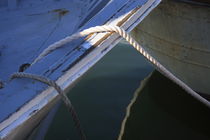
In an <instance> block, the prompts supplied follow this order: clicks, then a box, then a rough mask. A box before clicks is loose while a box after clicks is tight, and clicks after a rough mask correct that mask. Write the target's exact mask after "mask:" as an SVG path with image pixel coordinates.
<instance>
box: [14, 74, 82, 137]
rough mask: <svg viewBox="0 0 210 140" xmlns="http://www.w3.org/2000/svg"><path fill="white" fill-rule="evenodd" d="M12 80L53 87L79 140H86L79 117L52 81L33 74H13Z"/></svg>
mask: <svg viewBox="0 0 210 140" xmlns="http://www.w3.org/2000/svg"><path fill="white" fill-rule="evenodd" d="M14 78H29V79H34V80H37V81H40V82H42V83H45V84H47V85H48V86H51V87H54V88H55V90H56V91H57V92H58V93H59V95H60V97H61V99H62V100H63V102H64V104H65V105H66V107H67V108H68V111H69V112H70V113H71V116H72V119H73V121H74V123H75V126H76V128H77V129H78V131H79V134H80V137H81V139H82V140H86V137H85V133H84V131H83V130H82V127H81V124H80V120H79V117H78V115H77V113H76V111H75V109H74V107H73V106H72V104H71V102H70V100H69V99H68V97H67V96H66V95H65V93H64V91H63V90H62V89H61V88H60V86H58V85H57V84H56V82H54V81H53V80H50V79H47V78H46V77H42V76H39V75H34V74H28V73H23V72H17V73H14V74H13V75H12V76H11V79H14Z"/></svg>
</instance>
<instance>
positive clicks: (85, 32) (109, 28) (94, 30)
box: [32, 25, 210, 108]
mask: <svg viewBox="0 0 210 140" xmlns="http://www.w3.org/2000/svg"><path fill="white" fill-rule="evenodd" d="M99 32H115V33H118V34H119V35H120V36H121V37H123V38H124V39H125V40H126V41H127V42H129V43H130V44H131V45H132V46H133V47H134V48H135V49H136V50H137V51H138V52H139V53H141V54H142V55H143V56H144V57H145V58H146V59H147V60H149V62H151V63H152V64H153V65H155V66H156V68H157V69H158V71H160V72H161V73H162V74H163V75H165V76H166V77H168V78H169V79H171V80H172V81H174V82H175V83H176V84H178V85H179V86H180V87H181V88H183V89H184V90H185V91H186V92H187V93H189V94H190V95H192V96H193V97H195V98H196V99H197V100H199V101H200V102H202V103H204V104H205V105H206V106H208V107H209V108H210V102H209V101H208V100H206V99H205V98H203V97H202V96H200V95H199V94H198V93H196V92H195V91H193V90H192V89H191V88H190V87H189V86H188V85H186V84H185V83H184V82H182V81H181V80H180V79H178V78H177V77H176V76H174V75H173V74H172V73H171V72H170V71H169V70H167V69H166V68H165V67H164V66H163V65H161V64H160V63H159V62H158V61H157V60H155V58H153V57H152V56H151V55H150V54H149V53H148V52H147V51H145V50H144V49H143V47H142V46H141V45H139V44H138V42H136V41H135V40H134V39H133V38H132V37H131V36H130V35H129V34H128V33H126V31H125V30H124V29H122V28H120V27H118V26H114V25H103V26H96V27H91V28H89V29H85V30H83V31H81V32H78V33H75V34H73V35H72V36H68V37H66V38H64V39H62V40H60V41H58V42H55V43H54V44H52V45H50V46H49V47H48V48H46V49H45V50H44V51H43V52H42V53H41V54H40V55H39V56H38V57H37V58H36V59H35V60H34V61H33V62H32V65H33V64H34V63H36V62H38V61H39V60H40V59H42V58H43V57H44V56H46V55H48V54H49V53H50V52H52V51H54V50H56V49H58V48H60V47H62V46H63V45H64V44H66V43H68V42H70V41H72V40H74V39H77V38H79V37H84V36H86V35H89V34H92V33H99Z"/></svg>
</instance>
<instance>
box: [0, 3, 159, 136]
mask: <svg viewBox="0 0 210 140" xmlns="http://www.w3.org/2000/svg"><path fill="white" fill-rule="evenodd" d="M33 2H34V1H33ZM45 2H51V1H50V0H47V1H45ZM57 2H60V1H57ZM66 2H69V1H66ZM71 2H72V1H71ZM159 2H160V1H159V0H149V1H146V0H145V1H144V0H142V1H135V0H121V1H110V2H109V3H107V5H106V6H104V7H103V9H102V10H100V11H99V12H98V13H95V15H91V14H92V13H91V12H90V13H86V14H87V16H92V18H91V19H89V21H86V23H85V24H84V19H85V17H84V16H81V17H76V18H75V20H73V19H74V17H71V16H70V14H71V13H69V15H68V18H63V17H62V18H63V19H62V22H60V23H59V26H58V28H57V29H56V32H55V33H53V35H51V36H50V37H49V39H47V41H46V42H45V45H44V46H43V48H41V50H43V49H44V48H46V47H47V45H49V44H51V43H52V42H54V41H57V40H58V39H60V38H62V37H64V36H66V35H67V34H71V33H73V32H75V31H77V30H82V29H84V28H88V27H91V26H95V25H102V24H105V23H109V24H119V25H120V26H122V27H123V28H124V29H126V30H127V31H130V30H131V29H132V28H133V27H134V26H136V25H137V24H138V23H139V22H140V21H141V20H142V19H143V18H144V17H145V16H146V15H147V14H148V13H149V12H150V11H151V10H152V9H153V8H154V7H155V6H156V5H157V4H158V3H159ZM77 3H78V2H77V1H76V2H75V5H73V3H71V8H73V9H74V8H75V7H77V6H78V5H77ZM36 4H37V3H36V2H35V5H36ZM80 4H81V3H80ZM82 4H84V5H80V6H78V7H77V8H78V10H79V8H80V9H81V8H82V6H85V3H82ZM99 4H100V3H99ZM66 5H67V6H69V5H68V4H67V3H65V0H64V3H63V5H62V2H61V3H60V6H61V7H62V6H64V7H65V6H66ZM91 5H92V4H91ZM27 6H28V5H27V4H26V7H27ZM39 6H40V5H39ZM51 6H55V4H54V5H51ZM56 6H59V4H57V5H56ZM86 6H87V5H86ZM99 6H100V5H99ZM96 7H97V6H96ZM100 7H101V6H100ZM137 7H138V8H137ZM37 8H38V9H40V10H42V8H43V7H42V8H40V7H37ZM49 8H50V9H55V7H54V8H52V7H50V4H49ZM71 8H69V9H68V10H69V11H70V12H71ZM26 9H27V8H26ZM56 9H57V7H56ZM65 9H67V8H65ZM82 9H85V8H82ZM86 10H87V9H86ZM93 10H94V9H93ZM20 11H21V10H20ZM29 11H37V9H36V6H35V9H32V8H29ZM46 11H48V10H46V9H45V11H44V12H41V14H42V13H44V14H43V16H44V17H42V16H40V14H38V17H39V16H40V17H39V18H41V17H42V18H41V19H39V20H41V22H42V21H45V23H41V24H40V23H39V26H44V27H43V28H42V29H43V30H44V31H43V30H38V32H36V30H34V32H36V33H37V34H38V35H40V32H44V33H43V34H42V36H45V34H47V33H49V28H51V31H52V27H53V26H52V27H51V26H49V27H48V26H45V24H47V23H50V24H49V25H51V24H52V25H53V23H54V21H53V20H54V18H55V19H56V17H54V16H52V15H48V14H49V13H50V12H47V14H46ZM89 11H91V9H90V10H89ZM18 13H19V12H16V13H15V14H18ZM20 13H21V12H20ZM81 13H83V11H81V10H80V11H78V13H77V14H76V13H75V14H76V15H80V14H81ZM13 14H14V13H13ZM83 14H84V13H83ZM32 15H33V14H32ZM66 15H67V14H66ZM72 15H74V13H73V14H72ZM11 17H12V14H11ZM20 17H21V18H25V17H24V16H23V17H22V16H20ZM5 18H6V17H5ZM31 20H34V18H33V19H31ZM37 20H38V19H36V20H35V21H36V22H38V21H39V20H38V21H37ZM51 20H52V22H50V21H51ZM23 21H25V19H24V20H23ZM29 21H30V20H29ZM29 21H28V23H32V24H29V25H28V24H27V26H29V27H30V26H32V25H34V22H29ZM73 21H74V22H73ZM79 23H83V24H84V25H83V26H82V27H81V28H79V27H78V26H76V25H78V24H79ZM0 24H2V23H1V22H0ZM37 24H38V23H37ZM69 25H72V27H71V28H70V29H69V27H70V26H69ZM36 26H37V25H36ZM75 26H76V27H75ZM54 27H55V26H54ZM30 28H31V27H30ZM45 28H46V30H45ZM47 28H48V30H47ZM15 29H16V28H15ZM18 29H19V28H18ZM22 29H23V28H22ZM69 30H70V31H69ZM20 31H22V30H20ZM26 31H28V30H26ZM8 32H9V31H8ZM4 33H7V32H4ZM29 34H30V33H29ZM34 34H35V33H34ZM4 35H5V34H4ZM35 35H36V34H35ZM0 36H2V37H3V34H0ZM8 36H9V35H8ZM8 36H7V37H8ZM25 37H30V36H24V37H23V38H22V40H24V41H23V42H22V44H23V46H24V45H25V44H26V46H24V47H23V50H24V51H25V50H26V51H27V49H29V50H32V51H31V55H33V56H34V50H33V49H35V50H36V48H37V46H40V45H37V44H36V43H38V42H43V41H42V40H41V38H39V36H35V40H33V39H34V38H32V40H31V39H29V40H27V39H25ZM37 38H38V39H39V41H38V42H37V41H36V39H37ZM7 39H8V38H6V41H7V43H10V42H11V39H8V40H7ZM20 39H21V38H20ZM119 40H120V38H119V36H118V35H111V36H109V37H108V36H107V33H100V34H96V35H92V36H91V37H90V38H89V39H88V40H87V41H85V42H83V39H80V40H77V41H75V42H73V43H70V44H68V45H66V47H64V48H62V49H59V50H57V51H55V52H53V53H52V54H50V55H49V56H47V57H46V58H44V59H43V60H41V61H40V62H38V63H37V64H35V65H33V66H32V67H30V68H29V69H27V72H30V73H35V74H41V75H44V76H48V77H49V78H51V79H54V80H57V83H58V84H59V85H61V86H62V88H63V89H65V90H68V88H69V87H70V86H71V85H72V84H73V83H74V82H75V81H76V80H77V79H78V78H79V77H81V75H82V74H84V73H85V72H86V71H87V70H88V69H89V68H90V67H92V66H93V65H94V64H95V63H96V62H97V61H98V60H100V59H101V57H103V56H104V55H105V54H106V53H107V52H108V51H109V50H110V49H111V48H112V47H114V45H115V44H116V43H117V42H118V41H119ZM9 41H10V42H9ZM30 41H31V43H30ZM98 41H99V42H100V43H99V44H97V42H98ZM0 42H1V43H2V42H4V41H2V40H1V41H0ZM32 42H33V43H34V44H33V43H32ZM87 42H88V43H87ZM11 43H13V42H11ZM20 43H21V42H20ZM28 43H29V46H30V48H29V47H28V45H27V44H28ZM14 44H15V43H14ZM14 44H13V45H14ZM78 44H81V45H79V46H78ZM96 44H97V46H98V47H97V48H94V49H92V50H91V51H90V52H89V53H86V51H88V50H89V49H90V48H93V46H96ZM16 45H17V46H16V47H19V46H21V45H20V44H19V43H18V44H16ZM70 45H71V47H68V46H70ZM9 46H10V45H9ZM16 47H15V48H16ZM34 47H35V48H34ZM75 48H77V49H75ZM0 50H1V49H0ZM15 50H16V49H15ZM4 51H5V50H4ZM5 52H6V51H5ZM39 52H40V51H38V52H37V54H38V53H39ZM8 53H9V52H8ZM10 53H12V52H10ZM19 53H20V54H22V55H26V56H30V55H29V53H30V51H29V52H28V53H25V52H24V53H22V51H19ZM19 53H17V55H19ZM85 53H86V55H85V56H84V57H83V58H82V59H81V58H80V57H81V56H82V55H84V54H85ZM13 54H14V52H13ZM12 57H13V56H12ZM14 57H16V56H14ZM19 57H20V56H19ZM32 59H33V57H31V56H30V58H28V57H27V58H26V59H23V60H18V62H19V61H20V63H19V64H17V65H15V66H9V67H11V68H10V69H11V71H10V72H7V74H6V75H4V76H3V77H4V78H5V81H7V78H8V76H9V74H10V73H12V72H13V71H16V70H17V67H18V66H19V65H20V64H22V63H23V62H31V60H32ZM78 60H79V61H78ZM8 61H9V60H8ZM14 61H16V59H14ZM75 61H77V63H76V64H75V65H73V66H72V67H71V68H69V65H72V63H74V62H75ZM3 63H6V62H4V61H3ZM12 63H13V62H12ZM0 64H2V63H1V62H0ZM2 66H3V65H2ZM12 67H13V68H12ZM2 75H3V74H2ZM0 76H1V73H0ZM7 83H8V85H7V86H6V87H5V88H4V89H3V90H0V94H1V96H0V101H2V102H0V111H1V112H2V114H1V116H0V120H1V121H2V122H1V124H0V137H1V138H11V139H12V138H22V137H24V136H25V135H26V133H27V132H29V131H30V130H31V129H32V128H33V127H32V126H34V125H36V124H37V123H38V121H39V120H40V119H41V118H42V117H43V115H45V114H46V112H48V111H49V109H50V108H51V106H52V105H53V104H54V103H55V102H56V100H57V99H58V94H57V93H56V92H55V91H54V90H53V89H52V88H47V86H46V85H43V84H41V83H37V82H35V83H34V82H32V81H31V80H26V79H17V80H14V81H12V82H7ZM14 91H17V92H14ZM26 102H27V103H26ZM6 107H7V108H8V107H9V108H10V110H4V108H6ZM18 108H20V109H19V110H17V109H18ZM16 110H17V112H15V111H16ZM7 116H8V118H6V117H7ZM35 120H37V121H35ZM26 129H27V130H26Z"/></svg>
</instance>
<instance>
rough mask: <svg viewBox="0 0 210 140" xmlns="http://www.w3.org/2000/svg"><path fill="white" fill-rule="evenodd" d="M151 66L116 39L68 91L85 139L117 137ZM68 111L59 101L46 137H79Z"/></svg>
mask: <svg viewBox="0 0 210 140" xmlns="http://www.w3.org/2000/svg"><path fill="white" fill-rule="evenodd" d="M152 70H153V68H152V66H151V65H149V64H148V63H147V61H145V60H144V59H143V57H142V56H141V55H139V53H138V52H137V51H136V50H135V49H133V48H132V47H131V46H129V45H127V44H125V43H120V44H118V45H117V46H116V47H115V48H114V49H113V50H112V51H111V52H110V53H109V54H107V55H106V56H105V57H104V58H103V59H102V60H100V62H99V63H97V64H96V65H95V66H94V67H93V68H92V69H91V70H90V71H89V72H88V73H87V74H86V75H85V76H84V77H83V78H82V79H81V81H80V82H78V83H77V84H76V85H75V87H74V88H73V89H72V90H71V91H70V93H69V98H70V99H71V101H72V103H73V105H74V107H75V109H76V111H77V113H78V115H79V118H80V120H81V123H82V126H83V128H84V130H85V133H86V135H87V139H89V140H114V139H117V137H118V134H119V131H120V126H121V122H122V120H123V118H124V116H125V108H126V106H127V105H128V104H129V102H130V99H131V98H132V96H133V93H134V92H135V90H136V89H137V88H138V86H139V83H140V82H141V80H143V79H144V78H145V77H146V76H148V75H149V73H151V72H152ZM73 125H74V124H73V122H72V119H71V116H70V114H69V112H68V111H67V110H66V108H65V107H64V106H63V105H62V107H61V108H60V109H59V110H58V112H57V114H56V116H55V118H54V120H53V123H52V124H51V127H50V129H49V131H48V133H47V136H46V139H47V140H52V139H61V140H66V139H71V140H76V139H79V136H78V135H77V134H78V133H77V132H76V129H75V128H74V126H73Z"/></svg>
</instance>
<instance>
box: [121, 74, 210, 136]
mask: <svg viewBox="0 0 210 140" xmlns="http://www.w3.org/2000/svg"><path fill="white" fill-rule="evenodd" d="M136 92H137V93H136V94H138V97H137V98H136V101H135V102H134V103H133V104H132V107H131V109H130V116H129V117H128V119H127V121H126V125H125V131H124V135H123V140H130V139H141V140H145V139H174V140H177V139H202V140H209V139H210V133H209V128H210V121H209V118H210V110H209V109H208V108H207V107H206V106H205V105H203V104H201V103H200V102H198V101H197V100H196V99H194V98H193V97H191V96H190V95H188V94H187V93H186V92H185V91H183V90H182V89H181V88H180V87H178V86H177V85H175V84H174V83H173V82H171V81H170V80H169V79H167V78H165V77H164V76H163V75H161V74H160V73H159V72H157V71H155V72H154V73H153V74H152V75H151V77H150V78H149V79H147V80H146V82H145V86H144V87H142V88H141V89H139V90H137V91H136Z"/></svg>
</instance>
